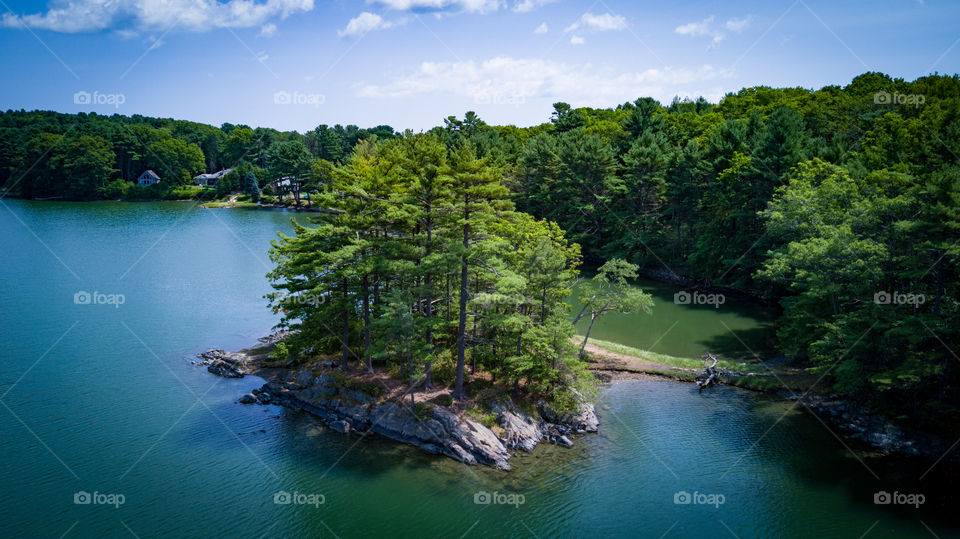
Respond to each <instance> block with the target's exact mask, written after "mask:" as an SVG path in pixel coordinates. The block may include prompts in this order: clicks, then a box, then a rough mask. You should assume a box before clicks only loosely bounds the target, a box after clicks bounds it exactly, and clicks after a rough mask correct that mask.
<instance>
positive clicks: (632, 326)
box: [571, 279, 777, 360]
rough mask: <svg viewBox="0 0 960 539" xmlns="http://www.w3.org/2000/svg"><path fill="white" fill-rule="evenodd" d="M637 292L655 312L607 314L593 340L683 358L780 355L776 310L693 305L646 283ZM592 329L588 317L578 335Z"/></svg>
mask: <svg viewBox="0 0 960 539" xmlns="http://www.w3.org/2000/svg"><path fill="white" fill-rule="evenodd" d="M636 286H638V287H639V288H641V289H643V290H644V291H645V292H647V293H648V294H650V295H651V296H653V301H654V305H653V309H652V312H651V313H650V314H647V313H645V312H642V311H637V312H633V313H630V314H620V313H606V314H604V315H603V316H602V317H600V318H599V319H598V320H597V322H596V323H595V324H594V326H593V330H592V331H591V332H590V337H591V338H596V339H600V340H604V341H611V342H616V343H620V344H625V345H627V346H632V347H635V348H640V349H643V350H649V351H651V352H657V353H660V354H667V355H670V356H680V357H700V356H702V355H703V354H705V353H707V352H711V353H713V354H715V355H717V356H720V357H722V358H726V359H739V360H753V359H756V358H757V357H760V358H762V359H770V358H771V357H772V356H774V355H776V352H775V351H774V350H775V349H774V344H775V341H774V337H775V332H774V329H773V321H774V320H775V319H776V317H777V312H776V309H774V308H771V307H763V306H760V305H757V304H755V303H751V302H748V301H744V300H742V299H738V298H734V297H724V298H723V300H722V303H721V302H720V301H715V302H713V304H706V303H694V300H692V299H691V298H692V296H691V295H689V292H688V295H686V296H683V295H681V296H678V297H676V298H675V294H678V293H680V294H683V293H684V292H687V291H685V290H683V289H680V288H678V287H676V286H673V285H668V284H664V283H659V282H656V281H651V280H647V279H639V280H637V281H636ZM579 296H580V288H579V287H578V288H577V289H575V290H574V294H573V297H572V298H571V303H572V305H573V313H574V314H576V313H578V312H579V311H580V307H581V306H582V303H581V302H580V297H579ZM701 297H702V296H697V298H698V299H699V298H701ZM684 301H688V302H686V303H684ZM589 325H590V317H589V316H587V317H585V318H584V319H582V320H580V323H579V324H577V332H578V333H580V334H581V335H583V334H584V332H586V330H587V327H588V326H589Z"/></svg>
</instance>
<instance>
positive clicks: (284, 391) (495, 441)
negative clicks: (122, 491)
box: [196, 334, 960, 470]
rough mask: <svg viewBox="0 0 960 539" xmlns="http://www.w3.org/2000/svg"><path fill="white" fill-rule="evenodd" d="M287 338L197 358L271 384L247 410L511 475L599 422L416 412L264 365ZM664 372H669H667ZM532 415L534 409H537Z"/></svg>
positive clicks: (885, 437)
mask: <svg viewBox="0 0 960 539" xmlns="http://www.w3.org/2000/svg"><path fill="white" fill-rule="evenodd" d="M285 337H286V336H285V335H282V334H274V335H271V336H268V337H264V338H261V339H260V342H261V344H258V345H256V346H254V347H251V348H247V349H244V350H240V351H237V352H225V351H223V350H219V349H215V350H207V351H205V352H203V353H201V354H198V355H197V357H198V358H200V359H201V361H199V362H196V363H197V364H198V365H203V366H206V367H207V370H208V371H209V372H210V373H211V374H214V375H217V376H223V377H227V378H242V377H243V376H246V375H248V374H251V375H257V376H260V377H262V378H264V379H265V380H267V382H266V383H265V384H264V385H263V386H262V387H260V388H258V389H255V390H253V391H252V392H251V393H248V394H246V395H243V396H241V397H240V398H239V401H238V402H240V403H241V404H276V405H280V406H284V407H286V408H288V409H291V410H295V411H302V412H306V413H309V414H311V415H313V416H314V417H316V418H318V419H319V420H320V421H321V422H323V423H324V424H326V425H327V426H329V427H330V428H331V429H333V430H335V431H337V432H341V433H345V434H348V433H355V434H360V435H367V434H379V435H381V436H384V437H386V438H389V439H391V440H394V441H397V442H401V443H406V444H410V445H414V446H417V447H419V448H421V449H423V450H424V451H427V452H429V453H434V454H442V455H446V456H449V457H451V458H454V459H456V460H459V461H461V462H464V463H467V464H484V465H489V466H493V467H495V468H499V469H503V470H509V469H510V465H509V460H510V451H525V452H532V451H533V450H534V449H535V448H536V446H537V445H538V444H540V443H541V442H548V443H552V444H556V445H559V446H562V447H572V446H573V445H574V441H573V439H572V437H573V436H574V435H582V434H586V433H595V432H597V431H598V429H599V420H598V419H597V416H596V412H595V410H594V407H593V405H591V404H589V403H586V402H584V403H581V404H580V406H579V409H578V411H577V413H575V414H565V415H561V414H556V413H555V412H553V411H552V410H550V409H549V407H547V406H546V404H545V403H543V402H540V403H538V405H537V407H536V412H535V413H529V414H528V413H526V412H524V411H522V410H521V409H520V408H519V407H517V406H516V405H515V404H514V403H513V402H511V401H510V400H509V399H507V398H505V399H504V400H502V401H499V402H495V403H492V405H491V409H492V411H493V412H494V413H495V414H496V426H495V427H494V428H490V427H487V426H485V425H483V424H482V423H480V422H479V421H477V420H476V419H474V418H472V417H470V416H469V415H467V414H465V413H463V412H462V411H459V410H457V409H455V408H454V407H452V406H442V405H439V404H437V403H435V402H428V403H423V404H420V405H419V406H418V407H417V408H418V409H416V410H415V409H414V408H411V406H410V405H409V400H399V401H398V400H396V399H394V400H383V399H378V398H377V397H375V396H372V395H368V394H367V393H364V392H363V391H361V390H358V389H352V388H349V387H346V386H344V385H343V384H342V383H340V382H338V381H337V378H335V377H334V376H331V375H323V374H321V375H317V376H315V375H314V373H312V372H310V371H308V370H300V371H297V372H294V371H290V370H288V369H285V368H270V367H264V366H263V365H262V362H263V360H264V359H265V358H266V357H267V355H268V354H269V353H270V351H271V350H272V348H273V344H275V343H276V342H279V341H281V340H283V339H284V338H285ZM618 374H626V373H608V375H607V376H598V378H600V379H601V381H602V382H605V383H615V382H618V381H621V380H627V379H636V378H655V379H657V378H659V379H666V380H673V381H680V382H690V380H686V379H682V378H676V377H670V376H666V377H660V376H657V375H654V374H649V373H643V374H642V375H637V374H635V373H630V374H631V376H617V375H618ZM665 374H666V373H665ZM773 394H774V395H777V396H778V397H780V398H784V399H787V400H791V401H798V400H799V401H801V402H800V404H802V405H803V406H804V407H806V408H808V409H809V410H808V411H809V412H811V413H814V414H816V416H817V419H819V420H820V421H823V422H824V423H826V424H828V425H829V426H830V427H831V428H834V429H836V430H837V433H838V434H839V435H840V436H842V437H843V438H846V439H847V440H848V441H851V442H853V443H855V444H857V445H859V446H861V447H862V448H863V449H864V450H865V451H874V452H878V453H881V454H884V455H902V456H908V457H919V458H924V459H931V460H932V459H941V458H943V459H944V460H945V461H947V462H953V463H957V462H960V455H954V454H951V453H952V452H949V449H950V443H949V442H950V441H949V440H946V439H944V438H943V437H941V436H937V435H934V434H930V433H926V432H921V431H916V430H912V429H908V428H901V427H898V426H895V425H893V424H891V423H890V422H889V421H888V420H886V419H884V418H883V417H880V416H878V415H876V414H872V413H870V412H868V411H866V410H863V409H861V408H860V407H858V406H857V405H856V404H855V403H852V402H849V401H848V400H845V399H842V398H840V397H837V396H832V395H821V394H813V393H807V394H804V395H803V396H802V397H799V396H797V395H796V394H795V393H790V392H786V391H782V390H781V391H778V392H774V393H773ZM531 412H532V411H531Z"/></svg>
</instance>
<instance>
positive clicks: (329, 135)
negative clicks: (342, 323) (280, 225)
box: [0, 110, 395, 200]
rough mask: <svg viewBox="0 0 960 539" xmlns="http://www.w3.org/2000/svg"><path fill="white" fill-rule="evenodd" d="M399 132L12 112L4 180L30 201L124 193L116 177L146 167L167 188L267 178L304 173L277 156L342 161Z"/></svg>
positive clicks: (4, 127)
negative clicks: (224, 177) (225, 174)
mask: <svg viewBox="0 0 960 539" xmlns="http://www.w3.org/2000/svg"><path fill="white" fill-rule="evenodd" d="M393 136H395V133H394V130H393V128H391V127H390V126H388V125H381V126H377V127H373V128H370V129H361V128H359V127H357V126H355V125H348V126H346V127H343V126H341V125H336V126H333V127H330V126H327V125H320V126H318V127H317V128H315V129H314V130H312V131H309V132H307V133H306V134H300V133H297V132H293V131H277V130H276V129H270V128H263V127H258V128H256V129H251V128H250V127H248V126H245V125H233V124H229V123H227V124H223V125H222V126H220V127H219V128H218V127H214V126H211V125H206V124H200V123H196V122H187V121H182V120H172V119H166V118H150V117H146V116H140V115H134V116H121V115H119V114H115V115H113V116H102V115H99V114H96V113H90V114H86V113H80V114H61V113H58V112H50V111H31V112H27V111H23V110H20V111H13V110H8V111H7V112H5V113H0V185H2V186H3V191H4V192H6V191H9V194H12V195H17V196H22V197H27V198H46V197H63V198H67V199H74V200H89V199H97V198H119V197H120V195H121V194H122V193H124V192H125V188H124V187H123V186H122V185H121V184H117V183H113V182H114V181H115V180H123V181H124V182H133V181H135V180H136V179H137V177H138V176H139V175H140V174H142V173H143V172H144V171H146V170H153V171H154V172H156V173H157V174H158V175H159V176H160V177H161V179H162V181H163V183H164V185H163V187H164V188H166V189H167V190H170V189H175V188H176V187H177V186H178V185H185V184H189V183H191V182H192V178H193V177H194V176H196V175H197V174H200V173H203V172H216V171H218V170H222V169H225V168H231V167H242V168H244V170H245V171H248V170H249V169H252V170H254V171H255V172H256V173H257V176H258V178H259V179H261V181H265V180H266V179H267V178H270V176H271V173H272V172H275V173H276V174H281V175H285V174H296V173H298V172H302V171H300V170H287V168H289V166H290V163H287V162H284V160H283V159H282V158H280V157H277V158H274V159H271V156H278V155H279V154H283V155H284V156H286V155H287V154H292V155H295V156H296V157H297V158H298V159H299V161H297V162H296V163H294V165H298V166H302V164H303V163H302V162H307V161H310V160H313V159H323V160H327V161H332V162H338V161H340V160H341V159H342V158H343V157H344V156H345V155H347V154H348V153H349V152H350V151H351V150H352V149H353V146H354V145H356V143H357V141H359V140H363V139H370V138H372V137H381V138H390V137H393ZM291 148H292V149H293V150H294V151H292V152H291V151H290V150H291ZM271 166H273V167H275V168H276V170H274V171H271V169H270V167H271ZM307 169H309V163H307ZM270 179H273V178H270ZM230 180H233V182H231V181H230ZM241 181H242V178H241V177H240V176H239V175H234V177H231V178H230V179H229V180H228V181H227V182H225V183H224V185H223V186H221V191H228V190H230V189H231V188H233V189H237V188H241V187H243V186H242V184H241V183H240V182H241Z"/></svg>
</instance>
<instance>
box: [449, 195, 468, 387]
mask: <svg viewBox="0 0 960 539" xmlns="http://www.w3.org/2000/svg"><path fill="white" fill-rule="evenodd" d="M466 204H468V205H467V206H466V208H465V210H464V221H465V223H464V225H463V249H464V253H463V256H462V257H461V260H460V325H459V326H458V328H457V384H456V386H455V389H454V392H453V396H454V398H455V399H458V400H461V399H463V366H464V363H465V362H466V347H467V294H468V293H469V292H468V290H467V285H468V284H469V275H468V271H469V269H470V268H469V267H468V264H467V253H466V250H467V249H468V248H469V247H470V207H469V202H466Z"/></svg>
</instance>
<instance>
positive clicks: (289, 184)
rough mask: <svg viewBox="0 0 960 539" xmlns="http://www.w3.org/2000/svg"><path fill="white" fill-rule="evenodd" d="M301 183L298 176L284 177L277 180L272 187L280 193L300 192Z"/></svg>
mask: <svg viewBox="0 0 960 539" xmlns="http://www.w3.org/2000/svg"><path fill="white" fill-rule="evenodd" d="M300 183H301V182H300V181H299V180H297V178H296V176H284V177H282V178H280V179H278V180H275V181H274V182H273V183H272V184H271V185H272V186H273V189H274V190H275V191H277V192H278V193H285V192H289V191H296V190H298V189H299V187H300ZM294 184H296V185H294Z"/></svg>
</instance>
